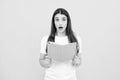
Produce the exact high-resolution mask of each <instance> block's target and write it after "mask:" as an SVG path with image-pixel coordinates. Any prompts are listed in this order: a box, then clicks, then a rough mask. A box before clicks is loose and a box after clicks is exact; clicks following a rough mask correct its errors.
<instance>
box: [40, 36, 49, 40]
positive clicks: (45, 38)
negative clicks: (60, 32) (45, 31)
mask: <svg viewBox="0 0 120 80" xmlns="http://www.w3.org/2000/svg"><path fill="white" fill-rule="evenodd" d="M48 37H49V36H48V35H45V36H43V37H42V39H41V40H42V41H46V40H47V39H48Z"/></svg>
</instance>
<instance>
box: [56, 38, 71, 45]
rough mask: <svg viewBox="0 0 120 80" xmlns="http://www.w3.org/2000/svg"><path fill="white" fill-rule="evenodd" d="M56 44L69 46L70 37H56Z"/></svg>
mask: <svg viewBox="0 0 120 80" xmlns="http://www.w3.org/2000/svg"><path fill="white" fill-rule="evenodd" d="M55 43H57V44H61V45H65V44H68V43H69V41H68V37H55Z"/></svg>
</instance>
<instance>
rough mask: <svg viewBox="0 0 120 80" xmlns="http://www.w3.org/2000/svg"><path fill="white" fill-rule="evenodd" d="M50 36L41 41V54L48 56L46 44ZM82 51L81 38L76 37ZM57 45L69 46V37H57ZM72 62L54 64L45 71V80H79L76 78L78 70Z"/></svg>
mask: <svg viewBox="0 0 120 80" xmlns="http://www.w3.org/2000/svg"><path fill="white" fill-rule="evenodd" d="M48 37H49V36H44V37H43V38H42V39H41V46H40V53H42V54H46V44H47V39H48ZM76 38H77V40H78V43H79V45H80V51H79V53H81V52H82V49H81V38H80V36H77V37H76ZM55 43H57V44H60V45H65V44H68V37H67V36H65V37H59V36H55ZM71 62H72V60H70V61H68V62H64V63H60V64H55V63H53V64H52V66H51V67H50V68H47V69H45V77H44V79H45V80H77V78H76V69H75V67H73V66H72V63H71Z"/></svg>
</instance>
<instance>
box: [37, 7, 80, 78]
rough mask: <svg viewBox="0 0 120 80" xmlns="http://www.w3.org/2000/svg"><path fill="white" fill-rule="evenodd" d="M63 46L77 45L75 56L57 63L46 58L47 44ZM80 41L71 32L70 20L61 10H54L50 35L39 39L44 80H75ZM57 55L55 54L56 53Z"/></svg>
mask: <svg viewBox="0 0 120 80" xmlns="http://www.w3.org/2000/svg"><path fill="white" fill-rule="evenodd" d="M48 42H54V43H56V44H60V45H65V44H68V43H72V42H76V43H77V54H75V56H74V58H73V59H72V60H70V61H67V62H62V63H57V62H55V61H53V60H52V59H50V58H49V57H48V56H47V48H46V47H47V43H48ZM80 46H81V39H80V36H76V35H75V34H74V32H73V31H72V27H71V19H70V16H69V14H68V12H67V11H66V10H65V9H63V8H58V9H56V10H55V12H54V14H53V16H52V23H51V33H50V35H49V36H44V37H43V38H42V39H41V49H40V59H39V62H40V65H41V66H42V67H44V68H45V76H44V80H77V77H76V67H77V66H79V65H80V61H81V58H80V56H79V54H80V53H81V47H80ZM56 54H57V53H56Z"/></svg>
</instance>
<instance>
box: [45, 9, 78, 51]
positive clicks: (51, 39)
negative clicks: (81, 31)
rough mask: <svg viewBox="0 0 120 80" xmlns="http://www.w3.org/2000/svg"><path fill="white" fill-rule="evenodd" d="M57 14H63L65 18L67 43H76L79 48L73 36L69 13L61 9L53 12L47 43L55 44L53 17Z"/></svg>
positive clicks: (55, 30) (55, 31) (55, 32)
mask: <svg viewBox="0 0 120 80" xmlns="http://www.w3.org/2000/svg"><path fill="white" fill-rule="evenodd" d="M58 13H60V14H63V15H65V16H66V17H67V27H66V35H67V36H68V40H69V43H72V42H76V43H77V45H78V46H79V44H78V41H77V39H76V37H75V35H74V32H73V31H72V27H71V19H70V16H69V13H68V12H67V11H66V10H65V9H63V8H57V9H56V10H55V12H54V13H53V16H52V22H51V32H50V35H49V37H48V42H49V41H51V42H55V35H56V34H57V29H56V27H55V23H54V17H55V15H56V14H58ZM46 51H47V50H46Z"/></svg>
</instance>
